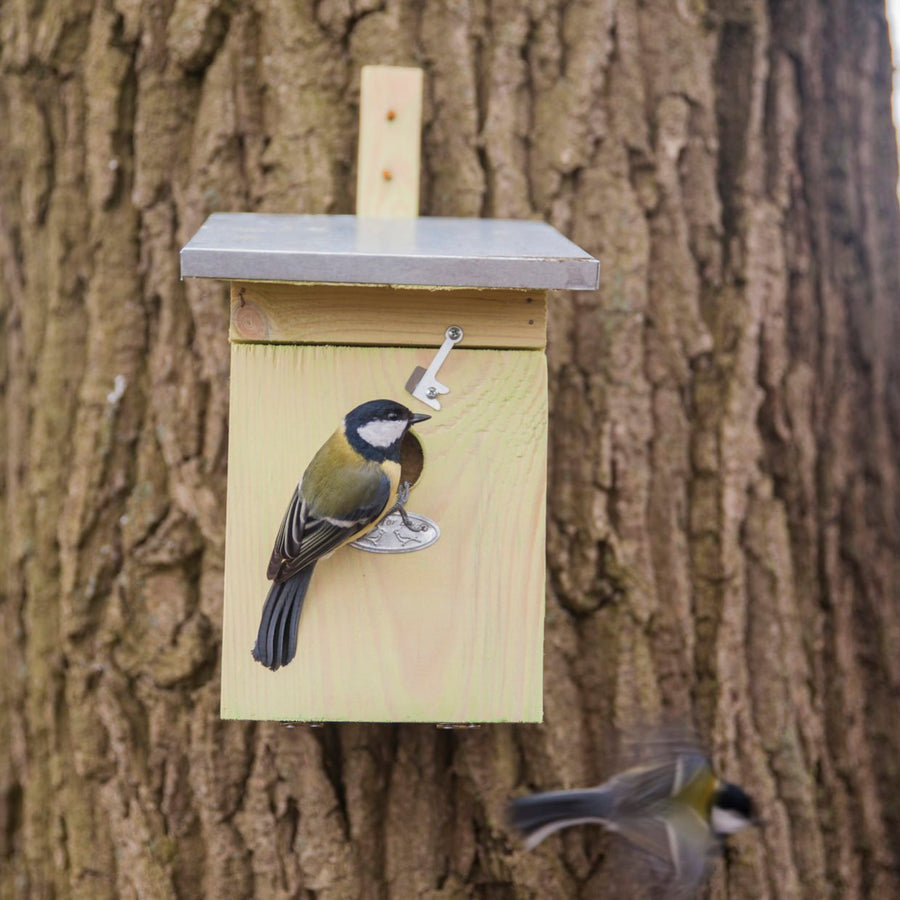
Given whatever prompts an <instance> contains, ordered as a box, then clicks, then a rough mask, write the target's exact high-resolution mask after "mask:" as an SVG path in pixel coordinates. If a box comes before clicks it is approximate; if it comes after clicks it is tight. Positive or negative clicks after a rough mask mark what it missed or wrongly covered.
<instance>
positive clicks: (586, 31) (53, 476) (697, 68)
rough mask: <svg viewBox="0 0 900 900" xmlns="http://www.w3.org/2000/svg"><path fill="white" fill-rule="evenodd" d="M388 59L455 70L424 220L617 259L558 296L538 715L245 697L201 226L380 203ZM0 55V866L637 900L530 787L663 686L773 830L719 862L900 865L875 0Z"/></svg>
mask: <svg viewBox="0 0 900 900" xmlns="http://www.w3.org/2000/svg"><path fill="white" fill-rule="evenodd" d="M376 62H377V63H393V64H407V65H410V64H411V65H420V66H422V67H423V68H424V69H425V81H426V107H425V122H424V134H423V141H424V144H423V159H422V163H423V187H422V211H423V214H428V215H455V216H489V217H513V218H533V217H537V218H545V219H547V220H549V221H550V222H551V223H552V224H554V225H555V226H556V227H557V228H559V229H560V230H561V231H563V232H564V233H565V234H567V235H568V236H570V237H571V238H572V239H573V240H575V241H576V242H577V243H579V244H580V245H582V246H583V247H585V248H586V249H588V250H589V251H590V252H592V253H593V254H594V255H596V256H598V257H599V258H600V259H601V261H602V265H603V271H602V282H603V283H602V287H601V289H600V291H598V292H597V293H588V294H578V295H566V294H559V295H556V296H554V297H553V298H552V301H551V318H550V346H549V365H550V384H551V406H552V412H551V469H550V490H549V496H548V503H549V509H548V511H549V517H548V522H549V535H548V540H549V568H550V577H549V585H548V594H547V623H546V659H545V711H546V721H545V723H544V725H543V726H541V727H535V726H529V727H523V726H520V727H517V726H500V727H482V728H479V729H474V730H471V731H454V732H446V731H440V730H437V729H435V728H433V727H430V726H421V727H414V726H388V725H385V726H374V725H371V726H370V725H357V726H353V725H348V726H326V727H323V728H321V729H310V728H306V727H298V728H294V729H287V728H285V727H283V726H281V725H279V724H271V723H269V724H252V725H248V724H244V723H236V722H222V721H220V719H219V716H218V689H219V687H218V686H219V653H218V651H219V641H220V632H221V618H222V614H221V596H222V569H223V535H224V497H225V449H226V442H227V416H228V408H227V383H228V345H227V302H226V296H225V288H224V287H223V286H221V285H218V284H211V283H198V282H194V281H191V282H185V283H182V282H180V281H179V270H178V249H179V248H180V246H181V245H182V244H184V243H185V242H186V241H187V239H188V238H189V237H190V236H191V235H192V234H193V233H194V232H195V230H196V229H197V228H198V227H199V225H200V224H201V222H202V221H203V220H204V218H205V217H206V215H207V214H208V213H210V212H212V211H215V210H248V211H249V210H259V211H274V212H314V213H345V212H351V211H352V210H353V196H352V191H353V185H354V184H355V177H354V171H355V163H354V155H355V147H356V137H357V132H356V119H357V113H358V110H357V103H358V90H359V88H358V86H359V70H360V67H361V66H362V65H363V64H367V63H376ZM0 65H2V81H0V136H2V140H0V146H2V148H3V149H2V153H3V165H2V167H0V269H2V280H0V309H2V315H3V325H4V328H3V335H4V339H3V344H2V348H3V352H2V357H0V372H2V376H0V378H2V381H0V383H2V388H3V402H2V406H0V416H2V428H3V433H4V435H5V438H6V439H5V441H4V442H3V445H2V453H3V455H4V459H3V463H4V464H3V468H2V472H3V479H2V481H0V484H2V492H3V496H4V512H5V515H4V516H3V518H2V529H3V532H2V536H0V548H2V549H0V552H2V554H3V571H4V575H5V577H4V579H3V583H2V589H3V594H2V597H0V624H2V627H0V646H2V650H3V654H2V655H3V658H4V659H5V660H6V666H5V678H4V679H3V681H2V684H0V792H2V793H0V858H2V860H3V864H2V866H0V896H2V897H39V898H42V897H48V898H49V897H58V898H67V897H85V898H92V900H94V898H107V897H109V898H111V897H131V896H134V897H145V898H163V897H174V896H178V897H200V896H206V897H215V898H219V897H229V898H239V897H260V898H268V897H309V898H312V897H316V898H323V900H324V898H356V897H362V898H379V900H386V898H392V900H393V898H398V900H406V898H414V897H433V898H438V897H444V898H451V897H463V896H475V897H484V898H501V897H510V898H511V897H516V898H551V897H617V896H623V887H622V885H620V884H617V883H615V882H614V881H612V880H611V874H610V867H609V864H608V855H607V853H606V851H607V849H608V844H607V843H606V842H605V840H604V839H602V838H601V837H600V836H599V832H598V831H597V830H594V829H590V828H578V829H572V830H570V831H568V832H566V833H564V834H563V835H562V837H557V838H554V839H552V840H549V841H547V842H546V843H545V844H543V845H541V847H540V848H539V849H538V850H537V851H535V852H532V853H526V852H524V851H523V850H522V849H521V846H520V845H519V844H518V842H517V841H516V839H515V837H514V836H513V835H511V834H510V833H509V832H508V831H507V829H506V827H505V824H504V806H505V803H506V801H507V799H508V798H509V797H510V796H511V795H512V794H514V793H516V792H522V791H525V790H533V789H549V788H555V787H560V786H566V787H568V786H575V785H584V784H590V783H593V782H597V781H599V780H600V779H602V778H604V777H606V776H608V775H609V774H611V771H612V769H613V766H614V755H613V754H614V750H615V744H616V737H617V734H618V732H619V730H620V729H625V728H628V727H629V726H631V725H633V724H635V723H638V722H646V721H647V720H648V719H652V718H654V717H655V716H657V715H666V716H668V717H672V716H680V717H683V718H686V719H688V720H692V721H693V722H694V723H695V724H696V726H697V728H698V730H699V732H700V733H701V735H703V737H704V739H706V740H708V741H709V745H710V747H711V749H712V751H713V753H714V757H715V760H716V763H717V766H718V768H719V769H720V771H721V772H722V773H723V774H724V775H725V776H727V777H728V778H729V779H731V780H733V781H737V782H739V783H741V784H743V785H744V786H745V787H746V788H747V789H748V790H749V791H751V792H752V793H753V794H755V795H756V796H757V798H758V800H759V801H760V804H761V806H762V809H763V814H764V816H765V818H766V819H767V820H768V827H767V828H766V829H765V830H764V831H761V832H755V831H754V832H752V833H745V834H743V835H741V836H740V837H738V838H736V839H735V840H734V841H733V842H732V848H731V852H730V853H729V854H728V857H727V859H726V862H725V864H723V865H719V866H718V867H717V869H716V874H715V876H714V879H713V883H712V888H711V890H712V892H713V894H714V896H716V897H725V896H728V897H733V898H756V897H807V898H821V897H827V896H835V897H837V896H840V897H851V898H863V897H872V898H887V897H891V896H895V897H896V896H900V821H898V819H900V814H898V812H897V811H896V809H895V807H896V806H897V802H896V798H897V796H898V795H900V767H898V763H897V760H898V759H900V699H898V698H900V662H898V660H900V655H898V653H897V650H896V648H897V647H898V646H900V609H898V603H897V587H896V586H897V584H898V583H900V562H898V560H900V483H898V477H900V463H898V460H900V354H898V352H897V348H898V347H900V315H898V307H897V297H898V296H900V264H898V247H900V215H898V204H897V195H896V183H897V163H896V143H895V138H894V133H893V130H892V126H891V117H890V105H889V100H890V97H889V93H890V76H891V62H890V53H889V45H888V35H887V30H886V24H885V14H884V7H883V3H882V2H881V0H709V2H708V3H706V4H705V3H703V2H689V0H678V2H673V0H641V2H638V0H619V2H600V0H594V2H587V0H586V2H567V3H566V2H562V0H530V2H519V0H516V2H512V0H507V2H502V0H494V2H476V0H473V2H465V0H463V2H459V3H449V2H429V3H428V4H420V3H412V2H400V0H383V2H381V3H373V2H369V0H355V2H349V0H319V2H317V3H313V2H295V0H291V2H286V0H269V2H266V0H256V2H250V3H232V2H228V0H165V2H161V3H151V2H147V3H126V2H122V0H118V2H116V0H105V2H99V0H94V2H91V0H77V2H71V0H68V2H63V0H44V2H37V0H32V2H28V0H18V2H9V3H6V4H4V5H3V6H2V8H0ZM298 464H299V463H298Z"/></svg>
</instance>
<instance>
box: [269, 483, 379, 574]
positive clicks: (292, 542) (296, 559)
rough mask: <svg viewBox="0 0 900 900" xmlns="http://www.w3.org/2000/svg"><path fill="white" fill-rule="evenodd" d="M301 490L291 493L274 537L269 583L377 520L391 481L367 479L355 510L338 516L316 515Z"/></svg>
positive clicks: (295, 570) (329, 549)
mask: <svg viewBox="0 0 900 900" xmlns="http://www.w3.org/2000/svg"><path fill="white" fill-rule="evenodd" d="M301 487H302V485H298V486H297V488H296V490H295V491H294V495H293V497H291V502H290V504H289V505H288V508H287V512H285V514H284V518H283V519H282V521H281V527H280V528H279V529H278V535H277V537H276V538H275V546H274V548H273V549H272V556H271V558H270V559H269V568H268V570H267V572H266V575H267V577H268V578H269V579H270V580H272V581H285V580H286V579H288V578H290V577H291V576H292V575H295V574H296V573H297V572H299V571H300V570H301V569H305V568H306V567H307V566H308V565H310V564H312V563H314V562H316V560H319V559H321V558H322V557H323V556H325V555H326V554H328V553H331V551H332V550H336V549H337V548H338V547H340V546H341V544H344V543H346V542H347V541H349V540H351V539H352V538H353V536H354V535H357V534H359V532H360V531H362V530H363V529H364V528H365V527H366V526H367V525H371V524H372V523H373V522H374V521H376V520H377V519H378V517H379V516H380V515H381V514H382V513H383V512H384V510H385V507H386V506H387V504H388V501H389V500H390V497H391V483H390V480H389V479H388V478H387V476H386V475H384V474H383V473H382V474H380V475H379V476H378V477H377V478H370V479H368V483H367V484H365V485H364V490H362V491H359V492H358V493H357V496H356V502H357V505H356V507H355V508H354V509H351V510H349V511H348V512H346V513H342V514H341V515H340V517H337V516H326V515H321V514H320V515H317V514H316V512H315V510H314V509H313V508H312V507H311V505H310V504H309V503H308V502H307V500H306V499H305V498H304V497H303V495H302V493H301Z"/></svg>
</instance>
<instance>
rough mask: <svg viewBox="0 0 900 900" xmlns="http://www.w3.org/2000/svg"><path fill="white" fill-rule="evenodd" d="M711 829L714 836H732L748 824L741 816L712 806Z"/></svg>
mask: <svg viewBox="0 0 900 900" xmlns="http://www.w3.org/2000/svg"><path fill="white" fill-rule="evenodd" d="M711 824H712V829H713V831H715V832H716V834H734V833H735V832H736V831H740V830H741V829H742V828H746V827H747V825H749V824H750V823H749V822H748V821H747V820H746V819H745V818H744V817H743V816H741V815H739V814H738V813H736V812H732V811H731V810H730V809H722V808H721V807H718V806H714V807H713V810H712V822H711Z"/></svg>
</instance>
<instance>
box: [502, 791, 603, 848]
mask: <svg viewBox="0 0 900 900" xmlns="http://www.w3.org/2000/svg"><path fill="white" fill-rule="evenodd" d="M613 793H614V792H613V791H612V790H609V789H608V788H603V787H600V788H592V789H590V790H582V791H554V792H553V793H549V794H534V795H533V796H530V797H517V798H516V799H515V800H513V801H512V802H511V803H510V805H509V822H510V824H511V825H512V826H513V827H514V828H517V829H518V830H519V831H521V832H522V833H523V834H524V835H525V846H526V847H527V848H528V849H529V850H530V849H531V848H532V847H536V846H537V845H538V844H539V843H540V842H541V841H542V840H544V838H545V837H547V836H548V835H551V834H553V832H554V831H558V830H559V829H560V828H568V826H569V825H578V824H580V823H582V822H600V823H602V824H604V825H609V824H610V823H609V820H608V818H607V817H608V816H609V815H610V813H611V812H612V807H613V803H614V797H613Z"/></svg>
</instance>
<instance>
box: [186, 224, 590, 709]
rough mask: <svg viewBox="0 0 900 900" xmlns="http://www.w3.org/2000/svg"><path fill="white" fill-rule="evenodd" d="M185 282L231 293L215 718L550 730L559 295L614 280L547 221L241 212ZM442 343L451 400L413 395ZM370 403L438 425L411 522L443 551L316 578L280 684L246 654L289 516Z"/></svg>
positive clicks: (428, 442) (379, 556)
mask: <svg viewBox="0 0 900 900" xmlns="http://www.w3.org/2000/svg"><path fill="white" fill-rule="evenodd" d="M181 271H182V275H183V276H193V277H204V278H217V279H225V280H229V281H230V282H231V331H230V339H231V346H232V356H231V412H230V431H229V435H230V437H229V451H228V499H227V519H226V558H225V610H224V632H223V647H222V716H223V717H224V718H228V719H275V720H285V721H316V722H318V721H330V722H334V721H367V722H441V723H468V722H538V721H540V720H541V718H542V656H543V619H544V596H545V594H544V576H545V572H544V565H545V563H544V557H545V533H544V518H545V494H546V467H547V365H546V358H545V355H544V350H545V344H546V313H547V294H546V292H547V290H548V289H554V288H556V289H574V290H593V289H594V288H596V286H597V282H598V272H599V263H598V262H597V261H596V260H595V259H593V258H592V257H590V256H589V255H588V254H587V253H585V252H584V251H583V250H581V249H579V248H578V247H576V246H575V245H574V244H573V243H571V242H570V241H568V240H567V239H566V238H564V237H563V236H562V235H560V234H559V233H558V232H557V231H555V230H554V229H553V228H551V227H550V226H549V225H545V224H543V223H539V222H513V221H506V220H489V219H440V218H414V219H373V218H357V217H355V216H295V215H263V214H252V213H246V214H230V213H227V214H216V215H213V216H211V217H210V218H209V219H208V220H207V221H206V223H205V224H204V225H203V227H202V228H201V229H200V230H199V232H198V233H197V234H196V235H195V236H194V238H193V239H192V240H191V241H190V242H189V243H188V244H187V245H186V246H185V247H184V249H183V250H182V251H181ZM451 326H456V327H457V328H458V329H461V333H462V337H461V338H459V339H458V341H457V342H456V343H453V344H452V349H449V345H445V341H447V340H448V338H447V335H448V334H449V333H450V332H448V329H450V328H451ZM452 333H453V334H454V335H455V334H456V332H452ZM451 343H452V342H451ZM442 346H444V347H445V350H444V353H445V358H444V359H443V362H442V364H441V365H440V368H439V370H438V371H437V372H436V373H434V372H432V373H431V374H432V375H436V379H435V380H436V381H437V382H438V383H439V384H440V385H442V386H446V387H447V388H449V393H437V391H435V390H434V389H432V390H431V392H430V395H429V392H428V391H427V390H426V391H425V393H424V394H421V391H420V394H421V396H423V399H422V400H420V399H416V398H415V397H414V396H411V394H410V393H409V392H408V390H407V384H408V382H409V388H410V390H411V389H412V388H413V387H414V386H415V380H416V379H415V378H414V379H413V380H412V381H410V378H411V376H412V375H413V373H414V371H416V370H417V367H421V368H420V370H419V371H418V375H421V374H422V371H421V370H428V367H429V366H430V365H431V364H432V362H433V361H434V360H435V356H436V354H437V353H438V352H439V348H441V347H442ZM448 350H449V352H448ZM428 377H430V376H429V375H428V374H427V373H426V378H428ZM425 387H426V388H427V385H426V386H425ZM376 398H389V399H393V400H397V401H399V402H401V403H403V404H404V405H406V406H408V407H410V408H411V409H413V411H414V412H422V413H425V412H428V413H430V414H431V415H432V419H431V420H430V421H428V422H424V423H423V424H421V425H419V426H417V428H416V435H417V437H418V439H419V441H420V442H421V446H422V449H423V452H424V467H423V468H422V471H421V474H420V476H419V477H418V480H417V481H416V482H415V485H414V488H413V490H412V492H411V494H410V499H409V502H408V504H407V509H408V510H409V511H410V512H411V513H414V514H421V515H422V516H424V517H427V519H429V520H431V521H432V522H434V523H436V525H437V527H438V528H439V533H440V536H439V538H438V539H437V540H436V541H435V542H434V543H431V544H430V545H428V546H425V547H424V548H422V549H418V550H416V551H415V552H397V553H370V552H365V551H363V550H358V549H355V548H353V547H343V548H341V549H340V550H338V551H337V552H336V553H335V554H334V555H333V556H332V557H330V558H328V559H325V560H323V561H322V562H321V563H319V565H318V566H317V568H316V571H315V574H314V576H313V579H312V583H311V586H310V589H309V593H308V596H307V598H306V602H305V605H304V608H303V613H302V616H301V618H300V626H299V636H298V644H297V646H298V649H297V655H296V658H295V659H294V660H293V662H291V663H290V664H289V665H287V666H285V667H284V668H282V669H280V670H278V671H277V672H272V671H269V670H268V669H265V668H263V667H262V666H261V665H259V664H257V663H256V662H255V661H254V660H253V658H252V657H251V647H252V646H253V642H254V639H255V636H256V632H257V627H258V624H259V616H260V610H261V608H262V603H263V600H264V598H265V596H266V592H267V589H268V582H267V580H266V565H267V562H268V559H269V554H270V553H271V550H272V544H273V540H274V537H275V533H276V531H277V529H278V526H279V523H280V522H281V517H282V515H283V513H284V510H285V507H286V505H287V502H288V500H289V499H290V496H291V493H292V492H293V490H294V488H295V487H296V485H297V482H298V479H299V478H300V476H301V474H302V473H303V470H304V468H305V467H306V465H307V463H308V462H309V461H310V459H311V458H312V456H313V454H314V453H315V452H316V450H317V449H318V448H319V447H320V446H321V445H322V443H323V442H324V441H325V440H326V438H328V436H329V435H330V434H331V433H332V432H333V431H334V429H335V428H336V427H337V426H338V425H339V424H340V422H341V420H342V418H343V416H344V415H345V414H346V413H347V412H348V411H349V410H351V409H352V408H353V407H355V406H357V405H358V404H360V403H363V402H365V401H367V400H373V399H376ZM436 406H437V407H439V408H435V407H436ZM404 549H406V548H405V547H404Z"/></svg>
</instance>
